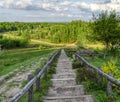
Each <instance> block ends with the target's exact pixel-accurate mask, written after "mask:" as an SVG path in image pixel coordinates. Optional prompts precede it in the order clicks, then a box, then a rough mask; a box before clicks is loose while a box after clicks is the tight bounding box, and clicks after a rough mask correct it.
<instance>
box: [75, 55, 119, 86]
mask: <svg viewBox="0 0 120 102" xmlns="http://www.w3.org/2000/svg"><path fill="white" fill-rule="evenodd" d="M75 55H76V56H77V57H78V58H79V59H80V60H82V61H83V62H84V63H85V64H86V66H88V67H89V68H92V69H94V70H95V71H96V72H98V73H99V74H101V76H103V77H104V78H106V79H108V80H109V81H111V82H112V83H113V84H115V85H117V86H120V81H119V80H117V79H115V78H114V77H112V76H110V75H108V74H106V73H104V72H102V71H101V70H100V69H99V68H97V67H95V66H93V65H91V64H90V63H88V62H87V61H86V60H85V59H84V58H83V57H81V56H80V55H78V54H75Z"/></svg>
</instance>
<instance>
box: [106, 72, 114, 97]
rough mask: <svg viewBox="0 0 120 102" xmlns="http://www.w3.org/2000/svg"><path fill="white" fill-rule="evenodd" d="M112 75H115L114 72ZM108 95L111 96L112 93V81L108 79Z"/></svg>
mask: <svg viewBox="0 0 120 102" xmlns="http://www.w3.org/2000/svg"><path fill="white" fill-rule="evenodd" d="M110 76H112V77H113V75H112V74H110ZM107 95H108V96H110V95H112V83H111V82H110V81H109V80H108V83H107Z"/></svg>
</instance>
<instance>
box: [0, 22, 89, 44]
mask: <svg viewBox="0 0 120 102" xmlns="http://www.w3.org/2000/svg"><path fill="white" fill-rule="evenodd" d="M0 24H1V26H4V25H5V26H10V25H11V26H13V27H15V28H16V30H12V29H10V30H4V31H6V32H8V31H9V33H10V34H11V35H13V36H20V37H22V38H24V39H38V40H43V41H44V40H45V41H50V42H54V43H76V42H78V43H77V44H78V45H79V44H82V45H84V44H85V43H87V38H86V36H87V35H88V33H89V28H90V27H89V23H87V22H84V21H80V20H79V21H72V22H70V23H23V22H21V23H20V22H13V23H7V22H2V23H0Z"/></svg>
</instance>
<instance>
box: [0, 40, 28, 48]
mask: <svg viewBox="0 0 120 102" xmlns="http://www.w3.org/2000/svg"><path fill="white" fill-rule="evenodd" d="M0 44H1V45H2V48H6V49H9V48H17V47H25V46H26V45H27V44H28V40H26V39H22V38H21V39H20V38H19V39H10V38H2V39H0Z"/></svg>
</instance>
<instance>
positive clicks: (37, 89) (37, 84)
mask: <svg viewBox="0 0 120 102" xmlns="http://www.w3.org/2000/svg"><path fill="white" fill-rule="evenodd" d="M40 71H41V69H39V68H37V69H36V75H37V74H38V73H39V72H40ZM36 91H40V77H38V78H37V80H36Z"/></svg>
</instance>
